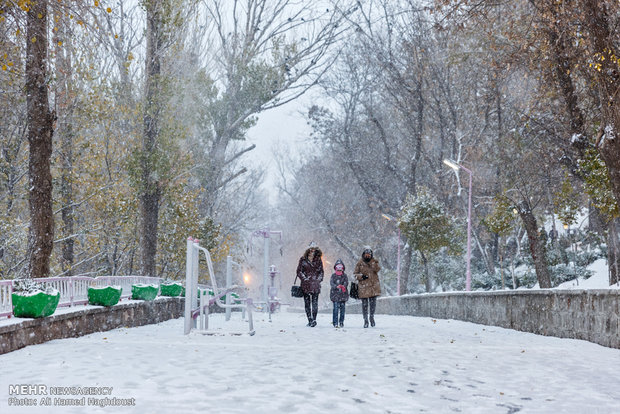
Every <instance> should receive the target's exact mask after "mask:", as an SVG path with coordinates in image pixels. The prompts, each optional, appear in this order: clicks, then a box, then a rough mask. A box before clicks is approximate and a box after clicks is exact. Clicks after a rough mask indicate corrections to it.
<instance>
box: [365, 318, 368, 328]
mask: <svg viewBox="0 0 620 414" xmlns="http://www.w3.org/2000/svg"><path fill="white" fill-rule="evenodd" d="M364 328H368V319H364Z"/></svg>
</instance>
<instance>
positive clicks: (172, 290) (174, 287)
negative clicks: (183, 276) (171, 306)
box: [159, 283, 184, 296]
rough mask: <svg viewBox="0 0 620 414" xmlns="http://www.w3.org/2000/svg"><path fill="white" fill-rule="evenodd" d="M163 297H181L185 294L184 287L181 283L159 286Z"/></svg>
mask: <svg viewBox="0 0 620 414" xmlns="http://www.w3.org/2000/svg"><path fill="white" fill-rule="evenodd" d="M159 289H160V290H161V293H160V294H161V295H162V296H179V295H180V294H181V293H182V292H183V290H184V289H183V285H182V284H180V283H169V284H165V285H164V284H161V285H159Z"/></svg>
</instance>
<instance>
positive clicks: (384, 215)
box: [381, 214, 400, 296]
mask: <svg viewBox="0 0 620 414" xmlns="http://www.w3.org/2000/svg"><path fill="white" fill-rule="evenodd" d="M381 215H382V216H383V217H384V218H385V219H387V220H388V221H394V218H393V217H392V216H390V215H388V214H381ZM396 227H397V228H398V253H397V256H396V295H397V296H400V227H399V226H398V225H396Z"/></svg>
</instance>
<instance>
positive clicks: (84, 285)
mask: <svg viewBox="0 0 620 414" xmlns="http://www.w3.org/2000/svg"><path fill="white" fill-rule="evenodd" d="M34 280H35V281H36V282H37V283H40V284H42V285H44V286H46V287H47V286H49V287H52V288H54V289H57V290H58V291H59V292H60V301H59V303H58V307H61V306H74V305H83V304H87V303H88V287H89V286H110V285H114V286H120V287H122V288H123V293H122V295H121V298H129V297H131V285H133V284H138V283H143V284H156V285H159V284H160V282H161V278H159V277H151V276H97V277H94V278H93V277H89V276H65V277H46V278H40V279H34ZM14 281H15V280H0V318H2V317H10V316H11V315H12V314H13V301H12V297H11V294H12V293H13V283H14Z"/></svg>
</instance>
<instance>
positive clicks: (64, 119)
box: [54, 13, 75, 276]
mask: <svg viewBox="0 0 620 414" xmlns="http://www.w3.org/2000/svg"><path fill="white" fill-rule="evenodd" d="M66 19H67V17H65V16H64V15H63V13H58V19H57V25H56V27H57V28H58V31H57V32H56V36H55V39H54V44H55V45H56V77H57V88H56V108H57V109H58V127H57V131H56V135H57V136H58V137H59V140H60V158H61V162H60V164H61V173H60V203H61V206H62V210H61V219H62V239H63V241H62V257H61V260H60V264H61V267H62V271H63V274H64V275H66V276H71V275H72V274H73V269H72V268H73V262H74V252H73V245H74V238H73V229H74V214H75V212H74V210H75V209H74V207H73V136H74V133H73V128H72V124H73V119H72V117H73V105H74V97H73V91H72V88H71V83H72V79H71V78H72V68H71V57H72V56H71V53H72V49H71V34H70V33H69V28H68V25H67V21H66Z"/></svg>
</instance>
